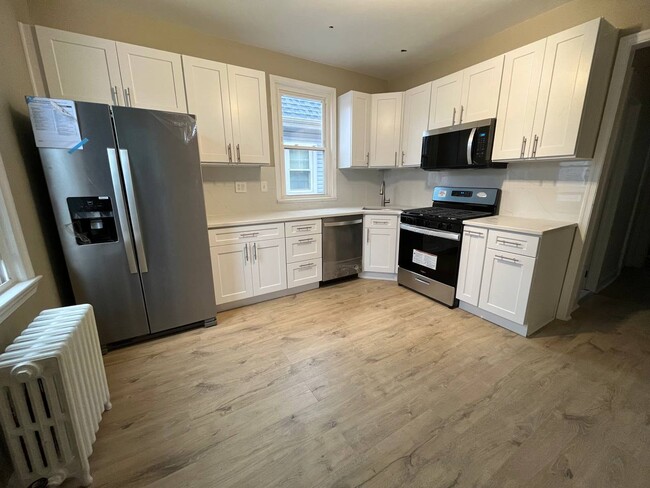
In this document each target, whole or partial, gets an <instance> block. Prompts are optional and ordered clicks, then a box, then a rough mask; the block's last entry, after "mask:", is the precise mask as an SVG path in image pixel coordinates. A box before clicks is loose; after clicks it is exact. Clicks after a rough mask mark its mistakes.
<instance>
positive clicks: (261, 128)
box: [228, 65, 271, 164]
mask: <svg viewBox="0 0 650 488" xmlns="http://www.w3.org/2000/svg"><path fill="white" fill-rule="evenodd" d="M228 90H229V91H230V112H231V117H232V137H233V144H234V148H233V150H234V153H233V160H234V161H236V162H237V163H252V164H271V156H270V151H269V117H268V106H267V103H266V74H265V73H264V72H263V71H257V70H253V69H248V68H240V67H239V66H232V65H228Z"/></svg>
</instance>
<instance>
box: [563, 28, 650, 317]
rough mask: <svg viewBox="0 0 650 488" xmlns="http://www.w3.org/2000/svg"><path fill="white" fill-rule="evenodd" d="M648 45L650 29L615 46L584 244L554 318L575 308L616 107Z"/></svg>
mask: <svg viewBox="0 0 650 488" xmlns="http://www.w3.org/2000/svg"><path fill="white" fill-rule="evenodd" d="M649 45H650V29H648V30H644V31H642V32H638V33H636V34H632V35H629V36H626V37H623V38H622V39H621V40H620V42H619V46H618V52H617V53H616V61H615V63H614V70H613V72H612V77H611V80H610V84H609V91H608V93H607V102H606V104H605V110H604V112H603V117H602V121H601V124H600V131H599V133H598V142H597V144H596V150H595V153H594V159H593V166H592V171H591V175H590V179H589V183H588V184H587V191H586V192H585V197H584V199H583V205H582V209H581V212H580V218H579V219H578V229H579V230H578V232H579V234H582V238H583V241H580V239H576V244H574V247H573V249H572V251H571V257H570V259H569V266H568V269H567V275H566V278H565V280H564V283H565V285H564V287H563V288H562V294H561V296H560V303H559V305H558V310H557V317H558V318H560V319H562V320H568V319H569V318H570V317H571V313H572V312H573V311H574V310H575V309H576V308H577V298H578V294H579V292H580V287H581V284H582V277H583V276H584V272H585V268H586V264H587V258H588V256H589V255H590V252H591V249H592V247H593V245H594V242H595V237H596V235H597V232H598V226H597V225H595V224H596V220H597V219H599V218H600V215H601V213H602V207H603V203H604V201H605V195H606V190H607V182H608V180H609V175H610V172H611V170H612V167H611V166H612V164H611V160H612V155H613V152H614V147H615V145H616V144H615V142H616V141H613V140H612V136H613V135H616V134H618V131H619V129H620V123H621V113H619V105H620V103H621V100H622V98H623V95H624V92H625V86H626V81H627V78H628V77H627V74H628V69H629V67H630V64H631V63H632V59H633V57H634V53H635V52H636V50H637V49H640V48H643V47H646V46H649Z"/></svg>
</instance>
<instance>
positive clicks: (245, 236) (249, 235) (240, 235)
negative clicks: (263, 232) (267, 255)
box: [239, 232, 260, 239]
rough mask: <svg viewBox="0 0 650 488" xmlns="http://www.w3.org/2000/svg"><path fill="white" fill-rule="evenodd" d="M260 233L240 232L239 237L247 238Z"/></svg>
mask: <svg viewBox="0 0 650 488" xmlns="http://www.w3.org/2000/svg"><path fill="white" fill-rule="evenodd" d="M259 234H260V233H259V232H249V233H247V234H239V237H240V238H242V239H245V238H247V237H257V236H258V235H259Z"/></svg>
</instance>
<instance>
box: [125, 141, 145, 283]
mask: <svg viewBox="0 0 650 488" xmlns="http://www.w3.org/2000/svg"><path fill="white" fill-rule="evenodd" d="M120 164H121V165H122V174H123V175H124V186H125V187H126V198H127V199H128V201H129V215H130V216H131V226H132V227H133V238H134V239H135V252H136V253H137V254H138V263H139V264H140V272H141V273H146V272H148V271H149V268H147V257H146V255H145V253H144V244H143V242H142V229H141V228H140V218H139V217H138V208H137V205H136V201H135V190H134V188H133V178H132V177H131V161H130V160H129V151H127V150H126V149H120Z"/></svg>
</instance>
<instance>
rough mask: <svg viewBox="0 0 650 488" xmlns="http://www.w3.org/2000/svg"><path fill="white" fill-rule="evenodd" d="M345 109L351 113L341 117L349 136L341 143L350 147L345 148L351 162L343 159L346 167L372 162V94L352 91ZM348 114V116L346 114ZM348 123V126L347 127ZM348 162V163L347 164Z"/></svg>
mask: <svg viewBox="0 0 650 488" xmlns="http://www.w3.org/2000/svg"><path fill="white" fill-rule="evenodd" d="M347 102H348V103H344V104H343V105H348V106H347V107H345V110H346V111H347V110H349V114H343V118H342V119H341V121H342V123H343V124H344V126H343V127H342V129H343V130H345V132H346V134H347V136H343V137H342V138H341V139H342V141H339V144H345V145H347V146H348V147H345V146H344V148H343V151H344V152H347V153H348V156H347V158H349V160H350V161H349V163H348V162H347V161H342V163H343V164H342V166H345V167H348V168H349V167H364V166H368V164H369V163H370V105H371V101H370V95H369V94H367V93H361V92H350V100H349V101H347ZM346 115H347V116H346ZM346 125H347V127H346ZM346 164H347V165H346Z"/></svg>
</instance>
